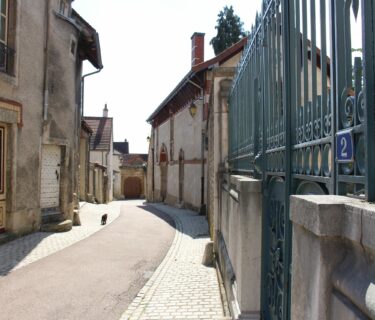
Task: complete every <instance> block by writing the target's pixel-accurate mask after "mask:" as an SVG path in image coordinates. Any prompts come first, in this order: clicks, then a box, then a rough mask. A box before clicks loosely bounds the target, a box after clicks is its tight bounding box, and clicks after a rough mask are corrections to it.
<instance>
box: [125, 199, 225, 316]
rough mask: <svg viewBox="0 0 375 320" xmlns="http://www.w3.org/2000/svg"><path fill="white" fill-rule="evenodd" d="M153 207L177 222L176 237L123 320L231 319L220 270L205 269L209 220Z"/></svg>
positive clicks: (190, 213) (193, 214) (169, 208)
mask: <svg viewBox="0 0 375 320" xmlns="http://www.w3.org/2000/svg"><path fill="white" fill-rule="evenodd" d="M149 205H151V206H153V207H154V208H156V209H158V210H160V211H162V212H165V213H167V214H168V215H169V216H171V217H172V218H173V219H174V220H175V223H176V235H175V238H174V241H173V243H172V246H171V248H170V250H169V251H168V253H167V255H166V257H165V259H164V260H163V262H162V263H161V264H160V266H159V267H158V269H157V270H156V271H155V273H154V274H153V276H152V277H151V278H150V280H149V281H148V282H147V283H146V285H145V286H144V287H143V288H142V290H141V291H140V292H139V293H138V295H137V297H136V298H135V299H134V300H133V302H132V303H131V305H130V306H129V307H128V309H127V310H126V311H125V312H124V314H123V315H122V317H121V319H120V320H153V319H155V320H157V319H158V320H169V319H186V320H187V319H195V320H198V319H204V320H219V319H230V318H229V317H225V314H224V309H223V304H222V301H221V295H220V289H219V285H218V279H217V274H216V269H215V268H212V267H206V266H204V265H202V258H203V253H204V249H205V246H206V244H207V243H208V242H209V241H210V238H209V236H208V225H207V221H206V218H205V217H203V216H199V215H198V214H197V213H195V212H192V211H189V210H181V209H176V208H172V207H169V206H167V205H163V204H149ZM225 313H226V314H228V313H227V312H225Z"/></svg>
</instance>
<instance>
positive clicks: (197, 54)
mask: <svg viewBox="0 0 375 320" xmlns="http://www.w3.org/2000/svg"><path fill="white" fill-rule="evenodd" d="M203 61H204V33H200V32H194V34H193V35H192V36H191V66H192V67H194V66H195V65H197V64H199V63H201V62H203Z"/></svg>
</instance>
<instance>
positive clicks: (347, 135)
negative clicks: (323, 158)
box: [336, 129, 354, 163]
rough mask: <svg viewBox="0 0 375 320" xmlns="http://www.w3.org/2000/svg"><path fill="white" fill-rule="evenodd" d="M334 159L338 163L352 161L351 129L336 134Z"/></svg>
mask: <svg viewBox="0 0 375 320" xmlns="http://www.w3.org/2000/svg"><path fill="white" fill-rule="evenodd" d="M336 159H337V162H339V163H348V162H353V161H354V147H353V131H352V130H351V129H350V130H343V131H339V132H337V134H336Z"/></svg>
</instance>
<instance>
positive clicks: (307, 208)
mask: <svg viewBox="0 0 375 320" xmlns="http://www.w3.org/2000/svg"><path fill="white" fill-rule="evenodd" d="M290 215H291V220H292V222H293V247H292V282H291V283H292V290H291V318H292V319H295V320H297V319H298V320H299V319H319V320H336V319H348V320H357V319H375V204H369V203H366V202H364V201H361V200H358V199H352V198H348V197H341V196H292V198H291V211H290ZM302 293H303V294H302Z"/></svg>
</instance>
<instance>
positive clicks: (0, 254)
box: [0, 232, 53, 277]
mask: <svg viewBox="0 0 375 320" xmlns="http://www.w3.org/2000/svg"><path fill="white" fill-rule="evenodd" d="M51 235H53V233H51V232H36V233H32V234H29V235H27V236H23V237H21V238H18V239H15V240H13V241H10V242H7V243H5V244H2V245H1V246H0V277H3V276H6V275H7V274H8V273H9V272H10V271H12V270H13V269H14V268H16V267H17V266H18V265H19V264H21V263H22V261H23V260H24V259H25V257H26V256H28V255H29V254H30V252H32V251H33V249H34V248H36V247H37V246H38V245H39V244H40V243H41V242H42V241H43V240H44V239H46V238H48V237H49V236H51Z"/></svg>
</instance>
